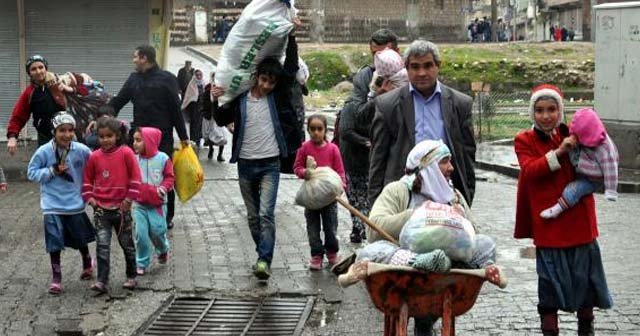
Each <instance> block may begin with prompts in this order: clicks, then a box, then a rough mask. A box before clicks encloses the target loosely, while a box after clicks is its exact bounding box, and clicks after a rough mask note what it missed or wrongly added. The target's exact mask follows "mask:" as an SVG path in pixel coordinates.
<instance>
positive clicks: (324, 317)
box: [306, 306, 337, 328]
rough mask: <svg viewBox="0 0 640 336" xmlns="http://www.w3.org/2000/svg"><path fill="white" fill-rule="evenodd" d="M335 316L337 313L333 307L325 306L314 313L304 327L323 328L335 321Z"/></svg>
mask: <svg viewBox="0 0 640 336" xmlns="http://www.w3.org/2000/svg"><path fill="white" fill-rule="evenodd" d="M336 315H337V312H336V310H335V309H334V307H333V306H325V307H322V308H320V309H318V310H316V311H314V312H313V314H311V316H310V317H309V319H308V320H307V324H306V325H307V327H311V328H324V327H326V326H327V325H329V324H331V323H333V322H334V321H335V319H336Z"/></svg>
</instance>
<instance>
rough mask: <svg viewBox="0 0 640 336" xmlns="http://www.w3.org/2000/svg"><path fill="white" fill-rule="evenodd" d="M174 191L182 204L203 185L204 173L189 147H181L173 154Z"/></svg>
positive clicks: (194, 153)
mask: <svg viewBox="0 0 640 336" xmlns="http://www.w3.org/2000/svg"><path fill="white" fill-rule="evenodd" d="M173 172H174V174H175V178H176V181H175V189H176V193H177V194H178V198H179V199H180V201H181V202H182V203H185V202H186V201H188V200H190V199H191V197H193V196H194V195H195V194H197V193H198V191H200V189H202V185H204V171H203V170H202V166H201V165H200V161H199V160H198V156H197V155H196V152H194V151H193V148H192V147H191V146H182V148H181V149H179V150H176V151H175V152H173Z"/></svg>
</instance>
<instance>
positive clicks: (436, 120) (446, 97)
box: [369, 40, 476, 336]
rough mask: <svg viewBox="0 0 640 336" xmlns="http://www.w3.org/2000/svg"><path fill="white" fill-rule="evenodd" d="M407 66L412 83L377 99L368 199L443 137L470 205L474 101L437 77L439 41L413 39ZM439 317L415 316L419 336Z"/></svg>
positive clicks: (430, 332) (455, 178)
mask: <svg viewBox="0 0 640 336" xmlns="http://www.w3.org/2000/svg"><path fill="white" fill-rule="evenodd" d="M405 66H406V68H407V73H408V75H409V81H410V84H409V85H407V86H404V87H400V88H397V89H395V90H393V91H391V92H388V93H386V94H383V95H381V96H380V97H377V98H376V100H375V116H374V118H373V126H372V129H371V144H372V148H371V156H370V157H371V162H370V165H369V201H370V202H371V204H373V203H374V202H375V200H376V198H377V197H378V195H379V194H380V192H382V189H383V188H384V186H385V185H387V184H389V183H390V182H393V181H397V180H398V179H400V178H401V177H402V176H403V175H404V172H405V163H406V161H407V156H408V155H409V152H410V151H411V149H412V148H413V147H414V146H415V144H417V143H419V142H420V141H423V140H443V141H444V143H445V144H447V146H448V147H449V149H450V150H451V155H452V160H453V166H454V168H455V170H454V172H453V174H452V176H451V178H452V180H453V185H454V187H455V188H457V189H458V190H460V192H461V193H462V195H463V196H464V198H465V199H466V200H467V202H468V204H469V205H470V204H471V201H472V200H473V193H474V191H475V185H476V178H475V173H474V170H473V164H474V163H475V152H476V144H475V139H474V138H473V121H472V119H471V107H472V104H473V100H472V99H471V97H469V96H467V95H465V94H463V93H460V92H458V91H456V90H454V89H451V88H449V87H447V86H445V85H444V84H442V83H440V82H439V81H438V71H439V68H440V52H439V51H438V47H437V46H436V45H435V44H433V43H431V42H427V41H424V40H417V41H414V42H413V43H412V44H411V45H410V46H409V47H408V48H407V50H406V51H405ZM436 319H437V318H436V317H427V318H423V319H416V321H415V325H416V327H415V330H416V335H418V336H426V335H433V323H434V322H435V320H436Z"/></svg>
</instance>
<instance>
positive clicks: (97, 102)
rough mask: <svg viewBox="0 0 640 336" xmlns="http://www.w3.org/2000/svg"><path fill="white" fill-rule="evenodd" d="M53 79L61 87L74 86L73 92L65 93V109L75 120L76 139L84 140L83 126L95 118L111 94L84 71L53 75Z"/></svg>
mask: <svg viewBox="0 0 640 336" xmlns="http://www.w3.org/2000/svg"><path fill="white" fill-rule="evenodd" d="M55 81H56V82H57V84H59V85H61V86H63V87H70V88H74V90H73V92H71V93H69V92H67V93H65V96H66V100H67V111H68V112H69V113H70V114H71V115H73V117H74V119H75V120H76V137H77V138H78V139H77V140H78V141H81V142H84V141H85V139H84V130H85V128H86V127H87V126H88V125H89V123H90V122H91V121H93V120H95V119H96V116H97V115H98V109H99V108H100V106H102V105H105V104H106V103H107V102H108V101H109V98H111V95H109V93H107V92H105V90H104V85H103V84H102V83H101V82H100V81H97V80H94V79H93V78H91V76H89V75H88V74H86V73H73V72H67V73H65V74H63V75H55Z"/></svg>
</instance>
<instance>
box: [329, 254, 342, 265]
mask: <svg viewBox="0 0 640 336" xmlns="http://www.w3.org/2000/svg"><path fill="white" fill-rule="evenodd" d="M327 260H328V261H329V266H331V267H333V265H335V264H337V263H339V262H340V257H339V256H338V254H337V253H327Z"/></svg>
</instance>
